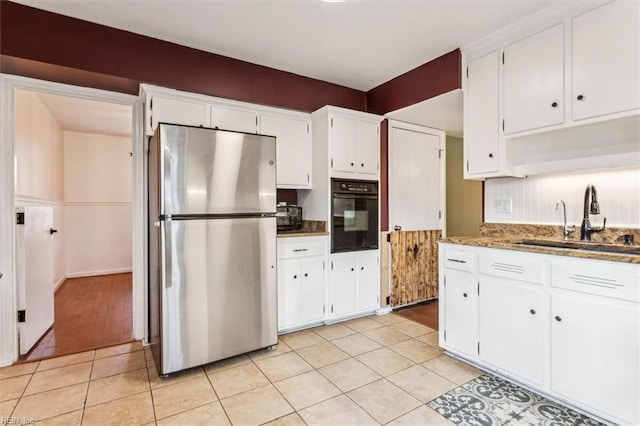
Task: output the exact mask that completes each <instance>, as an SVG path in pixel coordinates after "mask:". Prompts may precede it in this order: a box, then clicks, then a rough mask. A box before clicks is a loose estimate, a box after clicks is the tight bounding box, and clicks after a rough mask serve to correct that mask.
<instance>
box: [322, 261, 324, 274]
mask: <svg viewBox="0 0 640 426" xmlns="http://www.w3.org/2000/svg"><path fill="white" fill-rule="evenodd" d="M322 270H323V271H324V260H323V261H322Z"/></svg>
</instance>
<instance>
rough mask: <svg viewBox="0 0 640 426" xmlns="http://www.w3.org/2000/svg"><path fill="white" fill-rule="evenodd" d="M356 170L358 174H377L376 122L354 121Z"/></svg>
mask: <svg viewBox="0 0 640 426" xmlns="http://www.w3.org/2000/svg"><path fill="white" fill-rule="evenodd" d="M356 140H357V142H356V144H357V146H356V155H357V164H356V166H357V167H356V170H357V172H358V174H369V175H377V174H378V163H379V162H380V131H379V127H378V124H377V123H371V122H368V121H357V122H356Z"/></svg>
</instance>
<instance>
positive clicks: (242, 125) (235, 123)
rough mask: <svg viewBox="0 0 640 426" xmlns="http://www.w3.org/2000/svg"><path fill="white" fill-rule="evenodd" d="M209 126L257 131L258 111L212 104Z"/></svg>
mask: <svg viewBox="0 0 640 426" xmlns="http://www.w3.org/2000/svg"><path fill="white" fill-rule="evenodd" d="M211 127H217V128H218V129H221V130H233V131H235V132H245V133H258V113H257V112H256V111H251V110H245V109H236V108H227V107H222V106H217V105H212V106H211Z"/></svg>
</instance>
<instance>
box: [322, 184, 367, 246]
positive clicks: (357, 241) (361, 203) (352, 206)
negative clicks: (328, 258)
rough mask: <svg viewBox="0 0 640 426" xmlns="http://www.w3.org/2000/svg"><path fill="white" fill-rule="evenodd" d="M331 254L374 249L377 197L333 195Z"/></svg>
mask: <svg viewBox="0 0 640 426" xmlns="http://www.w3.org/2000/svg"><path fill="white" fill-rule="evenodd" d="M332 198H333V202H332V206H331V213H332V218H331V253H336V252H342V251H356V250H372V249H377V248H378V196H377V195H354V194H333V197H332Z"/></svg>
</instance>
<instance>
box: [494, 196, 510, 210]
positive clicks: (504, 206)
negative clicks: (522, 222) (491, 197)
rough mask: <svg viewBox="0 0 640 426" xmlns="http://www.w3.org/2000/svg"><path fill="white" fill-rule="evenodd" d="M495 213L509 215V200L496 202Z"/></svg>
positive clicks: (504, 199)
mask: <svg viewBox="0 0 640 426" xmlns="http://www.w3.org/2000/svg"><path fill="white" fill-rule="evenodd" d="M496 213H511V198H502V199H499V200H496Z"/></svg>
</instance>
